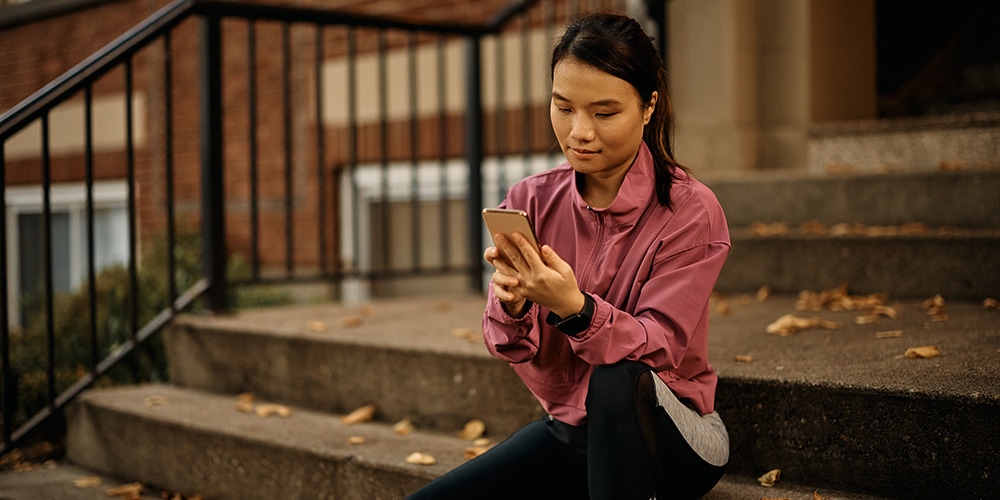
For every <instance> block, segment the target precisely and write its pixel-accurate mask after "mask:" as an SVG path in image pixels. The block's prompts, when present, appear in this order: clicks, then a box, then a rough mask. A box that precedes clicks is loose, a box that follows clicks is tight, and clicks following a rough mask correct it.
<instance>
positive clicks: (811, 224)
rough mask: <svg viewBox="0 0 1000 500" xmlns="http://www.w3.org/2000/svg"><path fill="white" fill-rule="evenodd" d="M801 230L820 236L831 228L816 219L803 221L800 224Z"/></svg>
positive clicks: (804, 232)
mask: <svg viewBox="0 0 1000 500" xmlns="http://www.w3.org/2000/svg"><path fill="white" fill-rule="evenodd" d="M799 230H800V231H802V233H803V234H815V235H819V236H822V235H825V234H827V233H829V232H830V228H829V227H828V226H827V225H826V224H823V223H822V222H820V221H816V220H811V221H807V222H803V223H802V225H801V226H799Z"/></svg>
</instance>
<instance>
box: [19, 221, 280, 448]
mask: <svg viewBox="0 0 1000 500" xmlns="http://www.w3.org/2000/svg"><path fill="white" fill-rule="evenodd" d="M147 250H148V251H147V252H145V253H144V254H143V256H142V259H141V262H140V265H139V267H138V269H137V273H136V281H137V293H136V297H137V299H138V304H137V307H136V311H137V316H138V318H137V322H136V324H138V325H139V328H142V326H143V325H145V324H146V323H148V322H149V321H150V320H151V319H152V318H153V317H154V316H155V315H156V314H158V313H159V312H161V311H162V310H164V309H165V308H167V307H168V306H169V304H170V300H171V298H170V297H169V293H170V289H169V286H168V285H169V282H168V281H167V280H168V274H169V271H168V260H167V255H168V254H167V251H168V249H167V245H166V241H165V238H159V239H157V241H156V242H154V243H152V244H151V245H150V248H148V249H147ZM173 258H174V259H175V261H174V262H175V283H176V290H177V291H178V293H183V292H184V291H185V290H188V289H189V288H190V287H191V286H192V285H194V284H195V283H196V282H197V281H198V280H199V279H200V277H201V240H200V238H199V237H198V235H197V234H195V233H185V234H182V235H179V236H178V237H177V238H176V241H175V245H174V248H173ZM227 275H228V276H229V277H230V279H238V278H245V277H248V276H250V268H249V265H248V264H247V263H246V261H245V260H244V259H242V258H240V257H239V256H233V257H231V258H230V259H229V265H228V267H227ZM95 285H96V286H95V289H96V294H95V295H96V299H97V300H96V307H95V311H96V326H97V328H96V331H95V332H93V333H92V329H91V312H90V294H89V285H88V284H87V283H86V282H85V283H84V284H83V285H82V286H81V288H80V289H77V290H75V291H73V292H72V293H57V294H55V295H54V296H53V298H52V319H53V321H52V325H53V328H52V329H53V332H54V337H55V346H54V354H55V356H54V374H55V377H54V379H55V386H56V392H57V393H59V392H62V391H63V390H65V389H67V388H68V387H70V386H71V385H72V384H73V383H75V382H76V381H77V380H79V379H80V378H81V377H83V376H85V375H86V374H87V373H88V372H89V371H90V370H91V367H92V366H93V365H94V363H95V362H100V361H101V360H103V359H104V358H105V357H107V356H108V355H109V354H111V353H112V352H115V350H117V349H118V348H119V347H121V346H122V345H125V344H126V343H128V342H130V340H131V339H132V336H133V333H134V332H133V331H132V324H133V323H132V320H131V314H132V307H131V305H130V299H129V272H128V269H127V268H126V267H124V266H114V267H109V268H106V269H103V270H101V271H100V272H98V274H97V276H96V279H95ZM230 288H231V292H230V305H231V307H235V308H239V307H256V306H262V305H276V304H283V303H288V302H289V301H290V298H289V296H288V294H287V293H282V292H275V291H264V292H261V291H252V290H251V291H246V290H240V289H238V288H236V287H230ZM200 307H201V306H200V305H199V304H198V303H197V301H196V303H195V304H193V306H192V308H191V309H193V310H198V309H200ZM46 309H47V308H46V305H45V294H44V291H38V292H34V293H31V294H27V295H26V296H23V297H22V324H23V328H20V329H12V330H11V332H10V356H11V369H12V374H13V377H12V380H11V381H10V382H12V383H11V384H5V385H4V387H10V388H11V389H13V390H14V391H16V398H17V406H16V412H15V414H14V415H12V416H11V417H12V422H13V424H14V427H15V428H16V426H18V425H21V424H22V423H24V422H25V421H26V420H27V419H28V418H30V417H31V416H32V415H34V414H35V413H37V412H38V411H40V410H41V409H43V408H44V407H45V406H46V404H47V401H48V400H49V394H48V376H47V367H48V363H49V357H48V340H47V339H48V320H47V315H46ZM95 340H96V343H95ZM92 350H96V355H97V359H96V360H95V359H93V355H92ZM166 379H167V359H166V353H165V349H164V346H163V341H162V336H161V335H159V334H155V335H152V336H150V337H149V338H148V339H147V340H146V341H145V342H143V343H142V344H141V345H139V346H138V347H137V348H136V349H135V350H134V351H133V352H132V353H130V354H129V355H128V356H126V357H125V358H124V359H122V360H121V362H120V363H119V364H118V365H117V366H115V367H113V368H112V369H111V370H109V371H108V372H107V373H106V374H105V375H104V376H103V377H101V378H100V379H99V380H98V381H97V382H96V384H97V385H99V386H101V385H114V384H129V383H140V382H161V381H165V380H166ZM3 417H4V418H7V416H3Z"/></svg>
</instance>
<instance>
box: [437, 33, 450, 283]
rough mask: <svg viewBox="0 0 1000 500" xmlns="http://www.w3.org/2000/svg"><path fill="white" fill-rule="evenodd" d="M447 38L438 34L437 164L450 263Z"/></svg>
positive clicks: (443, 254)
mask: <svg viewBox="0 0 1000 500" xmlns="http://www.w3.org/2000/svg"><path fill="white" fill-rule="evenodd" d="M446 43H447V39H446V38H445V36H444V35H440V36H438V42H437V61H438V73H437V85H438V164H439V168H440V179H441V180H440V182H441V211H440V217H441V261H442V262H444V263H445V265H446V266H450V265H451V220H450V219H451V206H450V203H448V81H447V80H448V76H447V75H448V71H447V69H448V67H447V64H446V63H447V53H446V52H445V48H446Z"/></svg>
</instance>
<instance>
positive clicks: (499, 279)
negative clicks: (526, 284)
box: [490, 271, 521, 288]
mask: <svg viewBox="0 0 1000 500" xmlns="http://www.w3.org/2000/svg"><path fill="white" fill-rule="evenodd" d="M490 281H492V282H493V283H494V284H496V285H500V286H502V287H504V288H514V287H516V286H517V285H519V284H520V283H521V281H520V280H519V279H518V278H517V276H513V275H510V274H505V273H503V272H502V271H496V272H494V273H493V276H492V278H491V279H490Z"/></svg>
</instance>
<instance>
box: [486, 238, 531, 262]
mask: <svg viewBox="0 0 1000 500" xmlns="http://www.w3.org/2000/svg"><path fill="white" fill-rule="evenodd" d="M493 241H494V242H495V243H496V244H497V248H499V249H500V251H501V252H502V253H503V256H504V257H506V258H507V261H508V262H509V263H510V265H511V267H512V268H513V269H514V270H519V269H521V267H522V266H523V265H524V264H523V261H524V256H523V255H521V251H520V250H519V249H518V247H517V245H516V244H514V242H513V241H511V239H510V238H508V237H507V236H504V235H503V234H496V235H495V236H494V237H493Z"/></svg>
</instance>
